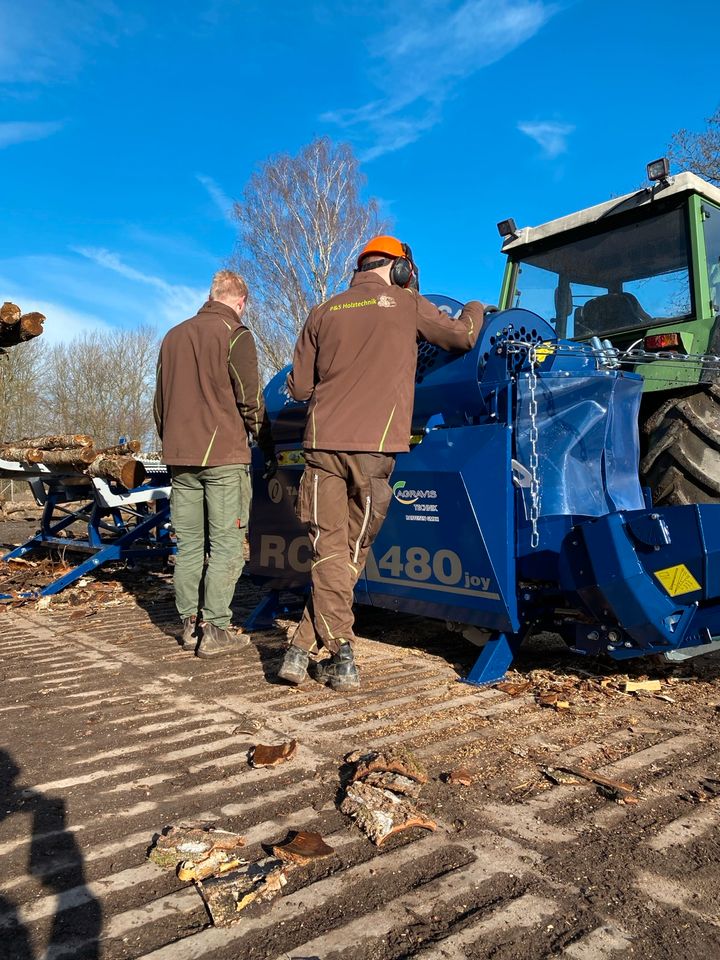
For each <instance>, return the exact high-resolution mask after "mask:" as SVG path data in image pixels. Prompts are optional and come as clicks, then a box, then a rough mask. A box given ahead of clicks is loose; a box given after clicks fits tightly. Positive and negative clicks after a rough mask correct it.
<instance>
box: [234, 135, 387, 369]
mask: <svg viewBox="0 0 720 960" xmlns="http://www.w3.org/2000/svg"><path fill="white" fill-rule="evenodd" d="M363 185H364V178H363V177H362V175H361V173H360V168H359V164H358V161H357V159H356V157H355V156H354V154H353V151H352V148H351V147H350V146H349V145H348V144H334V143H333V142H332V141H331V140H329V139H328V138H327V137H323V138H320V139H317V140H313V142H312V143H310V144H308V145H307V146H306V147H303V148H302V150H300V152H299V153H298V154H297V155H296V156H290V155H288V154H280V155H278V156H275V157H271V158H270V159H269V160H267V161H266V162H265V163H264V164H262V166H261V167H260V169H259V170H258V171H257V172H256V173H254V174H253V176H252V177H251V178H250V180H249V182H248V184H247V186H246V188H245V192H244V196H243V200H242V202H241V203H236V204H235V207H234V216H235V219H236V220H237V223H238V226H239V236H238V243H237V250H236V253H235V255H234V256H233V258H232V260H231V266H232V268H233V269H235V270H238V271H239V272H240V273H242V274H243V276H244V277H245V279H246V280H247V282H248V285H249V287H250V297H251V300H250V305H249V308H248V322H249V323H250V324H251V326H252V328H253V332H254V333H255V335H256V337H257V340H258V345H259V348H260V361H261V364H262V366H263V368H264V372H265V373H266V374H271V373H274V372H275V371H277V370H280V369H281V368H282V367H283V366H285V364H287V363H288V361H289V360H290V358H291V356H292V350H293V347H294V344H295V340H296V338H297V335H298V333H299V331H300V329H301V327H302V325H303V323H304V322H305V319H306V318H307V315H308V313H309V312H310V310H311V308H312V307H314V306H315V305H316V304H318V303H321V302H322V301H324V300H327V299H328V297H330V296H332V295H333V294H334V293H336V292H337V291H338V290H340V289H342V288H343V287H344V286H346V284H347V282H348V280H349V277H350V274H351V272H352V268H353V266H354V259H355V257H356V256H357V251H358V249H359V248H360V246H361V244H362V243H363V242H364V241H365V240H367V239H368V237H369V236H371V235H373V234H376V233H382V232H383V231H384V230H386V229H387V224H386V223H385V222H383V221H381V220H380V217H379V206H378V202H377V201H376V200H375V199H370V200H368V201H364V200H363V199H362V198H361V190H362V187H363Z"/></svg>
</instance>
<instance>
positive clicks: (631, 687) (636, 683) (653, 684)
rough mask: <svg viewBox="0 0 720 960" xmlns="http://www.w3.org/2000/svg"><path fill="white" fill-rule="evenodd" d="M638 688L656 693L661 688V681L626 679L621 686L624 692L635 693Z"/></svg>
mask: <svg viewBox="0 0 720 960" xmlns="http://www.w3.org/2000/svg"><path fill="white" fill-rule="evenodd" d="M638 690H648V691H650V692H652V693H657V692H658V691H659V690H662V683H660V681H659V680H626V681H625V685H624V687H623V691H624V692H625V693H635V692H636V691H638Z"/></svg>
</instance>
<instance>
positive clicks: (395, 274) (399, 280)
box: [390, 243, 418, 290]
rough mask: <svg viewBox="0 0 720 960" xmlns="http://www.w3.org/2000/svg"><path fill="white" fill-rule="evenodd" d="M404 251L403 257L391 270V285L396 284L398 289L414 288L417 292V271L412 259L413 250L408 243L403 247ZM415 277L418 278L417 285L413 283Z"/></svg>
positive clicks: (399, 258) (398, 259)
mask: <svg viewBox="0 0 720 960" xmlns="http://www.w3.org/2000/svg"><path fill="white" fill-rule="evenodd" d="M402 249H403V256H402V257H398V258H397V260H396V261H395V262H394V263H393V265H392V267H391V268H390V283H394V284H395V285H396V286H398V287H414V288H415V289H416V290H417V289H418V286H417V271H416V267H415V264H414V262H413V258H412V250H411V249H410V247H409V246H408V244H407V243H404V244H403V245H402ZM413 277H415V278H416V282H415V284H413V282H412V281H413Z"/></svg>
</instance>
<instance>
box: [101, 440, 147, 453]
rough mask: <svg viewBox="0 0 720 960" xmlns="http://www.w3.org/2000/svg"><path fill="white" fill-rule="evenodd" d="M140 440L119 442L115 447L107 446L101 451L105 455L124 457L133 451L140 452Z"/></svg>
mask: <svg viewBox="0 0 720 960" xmlns="http://www.w3.org/2000/svg"><path fill="white" fill-rule="evenodd" d="M139 451H140V441H139V440H128V441H127V443H117V444H116V445H115V446H114V447H105V449H104V450H100V451H99V452H100V453H101V454H102V455H103V456H104V457H124V456H127V455H128V454H131V453H139Z"/></svg>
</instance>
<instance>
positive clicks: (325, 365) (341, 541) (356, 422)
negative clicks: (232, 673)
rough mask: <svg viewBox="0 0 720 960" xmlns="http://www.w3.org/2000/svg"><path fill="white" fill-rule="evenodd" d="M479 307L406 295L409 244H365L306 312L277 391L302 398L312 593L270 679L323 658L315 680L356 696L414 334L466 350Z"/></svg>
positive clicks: (403, 430) (406, 423) (401, 439)
mask: <svg viewBox="0 0 720 960" xmlns="http://www.w3.org/2000/svg"><path fill="white" fill-rule="evenodd" d="M483 315H484V307H483V305H482V303H480V302H479V301H476V300H474V301H471V302H469V303H467V304H466V305H465V308H464V309H463V311H462V313H461V315H460V317H459V318H458V319H457V320H453V319H451V318H450V317H448V316H447V314H445V313H443V312H442V311H440V310H438V308H437V307H436V306H434V305H433V304H432V303H430V301H429V300H426V299H425V298H424V297H421V296H420V295H419V293H418V292H417V268H416V266H415V264H414V263H413V260H412V254H411V253H410V249H409V247H407V246H406V245H405V244H402V243H400V241H399V240H396V239H395V238H394V237H385V236H384V237H375V238H374V239H373V240H371V241H370V242H369V243H367V244H366V246H365V248H364V249H363V251H362V252H361V254H360V257H359V259H358V269H357V271H356V272H355V274H354V276H353V279H352V282H351V284H350V288H349V289H348V290H346V291H345V292H343V293H340V294H337V295H336V296H334V297H332V298H331V299H330V300H328V301H327V303H323V304H321V305H320V306H319V307H315V308H314V309H313V310H312V311H311V312H310V315H309V317H308V319H307V321H306V323H305V326H304V328H303V330H302V332H301V334H300V338H299V339H298V342H297V346H296V347H295V357H294V360H293V368H292V372H291V373H290V374H289V376H288V389H289V391H290V393H291V394H292V396H293V397H294V398H295V399H296V400H309V401H310V403H309V405H308V413H307V423H306V427H305V437H304V441H303V446H304V448H305V471H304V473H303V477H302V480H301V484H300V494H299V497H298V513H299V516H300V519H301V520H303V521H306V522H308V523H309V525H310V527H309V530H310V538H311V542H312V548H313V563H312V568H311V576H312V594H311V597H310V599H309V600H308V603H307V606H306V607H305V611H304V613H303V617H302V620H301V622H300V625H299V626H298V628H297V630H296V631H295V634H294V636H293V639H292V642H291V645H290V647H289V648H288V650H287V652H286V654H285V657H284V660H283V664H282V667H281V668H280V671H279V675H280V676H281V677H282V678H283V679H285V680H288V681H290V682H291V683H302V681H303V680H304V679H305V677H306V676H307V667H308V662H309V654H311V653H315V652H317V650H318V646H319V645H322V646H325V647H326V648H327V649H328V650H329V652H330V654H331V656H330V659H329V660H325V661H322V662H321V663H320V664H318V665H317V670H316V677H317V679H319V680H320V681H321V682H326V683H329V684H330V686H331V687H333V689H335V690H350V689H356V688H357V687H358V686H359V685H360V678H359V674H358V670H357V667H356V665H355V662H354V657H353V651H352V641H353V614H352V601H353V587H354V585H355V582H356V580H357V579H358V577H359V576H360V573H361V572H362V569H363V567H364V565H365V558H366V556H367V552H368V550H369V548H370V545H371V544H372V542H373V540H374V539H375V537H376V536H377V534H378V532H379V530H380V527H381V526H382V523H383V520H384V519H385V515H386V513H387V510H388V507H389V504H390V499H391V496H392V491H391V489H390V486H389V484H388V478H389V477H390V474H391V473H392V470H393V466H394V464H395V454H397V453H402V452H406V451H407V450H409V448H410V447H409V441H410V429H411V418H412V408H413V398H414V391H415V367H416V364H417V342H418V338H424V339H425V340H428V341H429V342H430V343H433V344H436V345H437V346H439V347H442V348H443V349H445V350H457V351H461V352H464V351H467V350H470V349H471V348H472V347H473V346H474V344H475V341H476V340H477V336H478V333H479V331H480V328H481V326H482V322H483Z"/></svg>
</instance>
